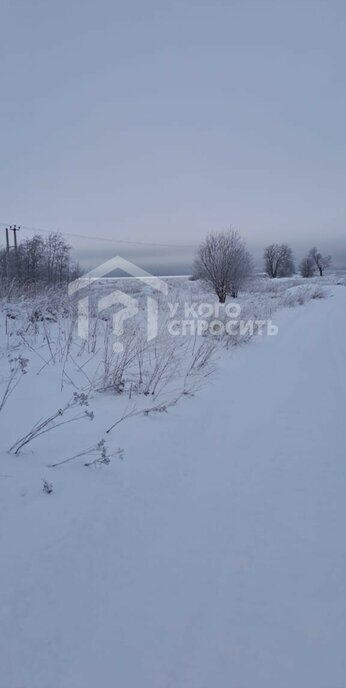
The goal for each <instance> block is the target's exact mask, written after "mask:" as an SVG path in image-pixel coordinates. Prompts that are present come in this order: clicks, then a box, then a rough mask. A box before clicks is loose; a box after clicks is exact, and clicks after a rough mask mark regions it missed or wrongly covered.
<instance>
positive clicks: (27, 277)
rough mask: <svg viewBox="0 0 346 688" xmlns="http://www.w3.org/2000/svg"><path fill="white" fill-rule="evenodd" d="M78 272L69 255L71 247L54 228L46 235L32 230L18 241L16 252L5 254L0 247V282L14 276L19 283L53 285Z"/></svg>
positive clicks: (75, 275) (73, 277)
mask: <svg viewBox="0 0 346 688" xmlns="http://www.w3.org/2000/svg"><path fill="white" fill-rule="evenodd" d="M79 274H80V270H79V268H78V266H77V265H75V264H74V263H73V262H72V259H71V247H70V246H69V245H68V244H67V243H66V242H65V240H64V238H63V237H62V236H61V234H58V233H57V232H52V233H51V234H49V235H48V237H42V236H41V235H40V234H35V235H34V236H33V237H32V238H30V239H25V240H24V241H22V242H21V243H20V244H19V245H18V250H17V251H16V252H15V251H11V252H10V253H9V254H8V252H7V251H6V249H0V282H2V281H3V282H4V283H6V281H7V282H8V281H9V279H14V280H15V281H16V283H19V284H21V285H23V284H25V285H38V286H40V285H41V286H44V285H47V284H48V285H57V284H63V283H65V282H67V281H68V280H70V279H75V278H76V277H78V276H79Z"/></svg>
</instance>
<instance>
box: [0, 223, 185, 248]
mask: <svg viewBox="0 0 346 688" xmlns="http://www.w3.org/2000/svg"><path fill="white" fill-rule="evenodd" d="M8 225H9V223H6V222H0V227H7V226H8ZM20 228H21V229H22V230H24V231H25V232H38V233H40V234H41V233H42V234H51V232H52V230H50V229H41V228H39V227H28V226H26V225H21V226H20ZM59 234H62V235H63V236H67V237H72V238H74V239H86V240H87V241H101V242H103V243H107V244H128V245H130V246H159V247H164V248H196V244H164V243H159V242H155V241H130V240H128V239H110V238H108V237H99V236H98V237H95V236H88V235H87V234H75V233H74V232H59Z"/></svg>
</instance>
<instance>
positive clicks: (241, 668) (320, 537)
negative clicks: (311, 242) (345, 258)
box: [0, 286, 346, 688]
mask: <svg viewBox="0 0 346 688" xmlns="http://www.w3.org/2000/svg"><path fill="white" fill-rule="evenodd" d="M345 314H346V288H345V287H344V286H333V287H332V288H331V289H330V298H327V299H323V300H314V301H311V302H309V303H307V304H305V305H304V306H301V307H297V308H293V309H286V310H282V311H280V312H279V313H278V314H276V317H275V322H276V323H277V324H278V325H279V334H278V336H276V337H263V338H261V337H256V338H254V339H253V340H252V341H251V342H249V343H248V344H246V345H245V346H241V347H236V348H235V349H232V350H230V351H224V352H222V354H221V355H220V360H219V361H218V366H217V371H216V372H215V374H214V376H213V378H212V379H211V380H210V381H209V383H208V384H207V385H206V386H205V387H204V388H203V389H202V391H200V392H199V393H198V394H197V395H196V396H195V397H193V398H192V399H189V398H183V399H182V400H181V401H180V402H179V403H178V404H177V405H176V406H174V407H172V408H170V409H169V412H168V413H167V414H156V415H153V416H148V417H142V416H139V417H136V418H129V419H128V420H127V421H124V422H123V423H122V424H121V425H119V426H118V427H117V428H116V429H115V430H114V431H113V433H111V437H112V438H113V441H115V443H116V446H119V447H122V448H123V449H124V452H125V455H124V460H123V461H119V460H117V459H113V460H112V461H111V464H110V465H109V466H103V467H102V468H100V469H94V468H85V467H84V466H83V459H82V460H81V461H74V462H71V463H69V464H66V466H64V467H61V468H57V469H48V468H47V467H46V466H47V464H48V463H50V462H51V461H52V460H54V459H57V458H64V457H63V456H61V455H60V454H58V455H57V451H56V441H57V440H56V435H55V431H53V432H51V433H48V434H47V435H45V436H43V437H42V438H40V440H37V442H35V443H33V444H32V446H31V445H29V447H28V450H27V451H23V452H22V453H21V454H20V455H19V456H13V455H9V454H8V453H7V452H6V450H7V449H8V447H9V446H10V445H11V443H12V442H13V441H14V440H15V439H17V438H18V436H20V435H21V434H23V432H24V431H25V430H26V429H27V428H29V427H30V424H32V423H33V422H34V421H36V420H37V415H38V406H39V402H38V400H37V392H36V391H35V386H34V384H33V378H32V377H30V378H29V376H27V377H28V379H27V380H26V379H25V380H24V381H23V382H22V383H21V385H20V386H18V390H16V391H15V393H14V394H13V396H12V397H11V399H10V400H9V402H8V404H7V405H6V407H5V408H4V411H3V413H2V414H1V415H0V423H1V450H2V451H1V453H0V628H1V637H0V687H1V688H95V686H102V688H211V687H213V688H254V687H256V688H345V686H346V655H345V637H346V538H345V519H346V417H345V402H346V320H345ZM49 375H51V378H49ZM53 376H54V370H52V371H51V372H49V371H48V372H47V379H48V383H47V384H48V386H49V390H50V391H49V394H50V399H49V394H48V399H46V400H45V409H44V412H46V413H49V412H50V411H52V410H53V411H54V409H55V408H56V406H57V403H58V405H59V404H60V403H61V402H60V401H59V402H57V401H56V398H57V388H58V387H59V385H58V383H56V382H54V379H53ZM35 394H36V396H35ZM48 402H50V405H49V403H48ZM92 406H93V409H94V411H95V421H94V423H98V427H99V429H100V433H102V432H104V429H105V428H107V427H108V426H109V425H110V424H111V423H112V422H113V421H114V419H115V418H116V417H117V412H116V406H117V400H116V399H114V398H113V397H110V396H108V395H98V396H97V398H96V399H95V401H94V402H93V404H92ZM39 415H44V413H41V410H40V413H39ZM67 427H69V426H67ZM91 431H93V433H94V432H95V427H94V426H93V424H92V423H90V424H88V423H82V424H81V425H78V424H76V425H74V424H72V425H71V426H70V430H69V435H68V444H66V453H65V455H66V456H69V455H72V454H74V453H75V452H77V451H78V449H80V448H81V447H83V446H88V443H90V440H89V434H90V433H91ZM57 432H58V431H57ZM90 437H91V434H90ZM42 478H46V479H47V480H50V481H52V483H53V488H54V489H53V493H52V494H49V495H48V494H45V493H44V492H43V491H42V482H41V479H42Z"/></svg>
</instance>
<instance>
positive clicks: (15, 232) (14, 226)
mask: <svg viewBox="0 0 346 688" xmlns="http://www.w3.org/2000/svg"><path fill="white" fill-rule="evenodd" d="M19 229H20V227H17V225H13V227H10V230H11V231H12V232H13V234H14V250H15V252H16V256H17V254H18V245H17V232H18V230H19Z"/></svg>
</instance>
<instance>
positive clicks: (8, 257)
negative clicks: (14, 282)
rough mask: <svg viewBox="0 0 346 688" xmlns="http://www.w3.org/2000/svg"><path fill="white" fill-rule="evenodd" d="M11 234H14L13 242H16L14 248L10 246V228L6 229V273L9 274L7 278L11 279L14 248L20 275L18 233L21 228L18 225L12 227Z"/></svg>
mask: <svg viewBox="0 0 346 688" xmlns="http://www.w3.org/2000/svg"><path fill="white" fill-rule="evenodd" d="M10 230H11V232H13V241H14V246H13V247H12V246H11V245H10V236H9V233H8V231H9V230H8V227H6V272H7V278H9V277H10V251H11V249H12V248H13V249H14V251H15V254H16V271H17V275H18V243H17V232H18V231H19V230H20V227H17V225H13V227H12V225H11V226H10Z"/></svg>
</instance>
